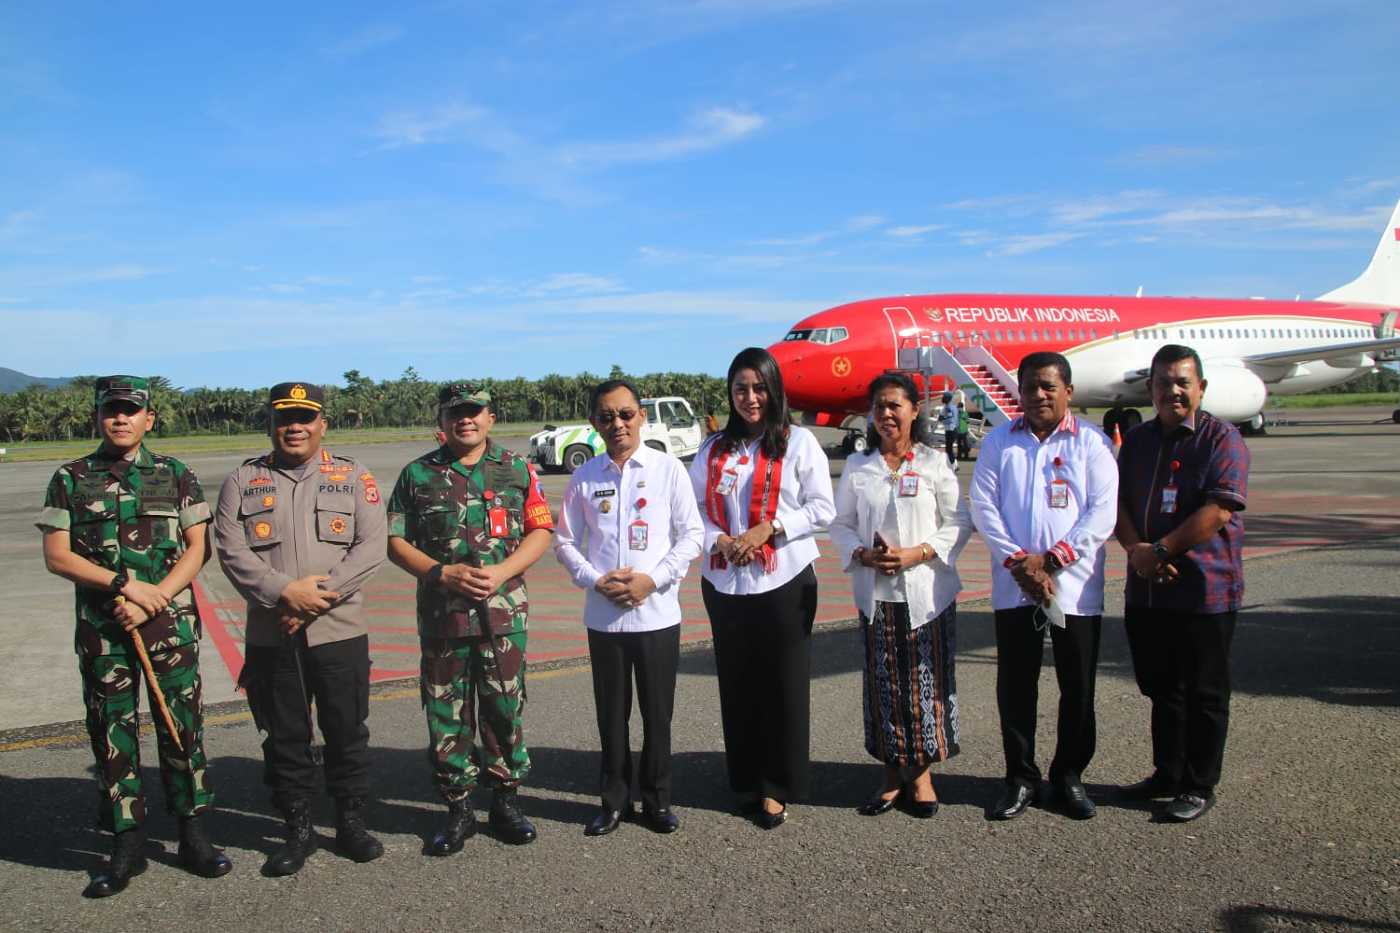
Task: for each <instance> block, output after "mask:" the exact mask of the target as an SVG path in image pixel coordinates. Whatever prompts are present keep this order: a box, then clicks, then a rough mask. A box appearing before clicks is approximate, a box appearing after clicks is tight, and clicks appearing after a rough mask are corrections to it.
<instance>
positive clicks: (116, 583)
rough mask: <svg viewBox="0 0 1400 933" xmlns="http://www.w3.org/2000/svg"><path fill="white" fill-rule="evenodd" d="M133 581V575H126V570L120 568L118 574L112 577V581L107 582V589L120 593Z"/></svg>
mask: <svg viewBox="0 0 1400 933" xmlns="http://www.w3.org/2000/svg"><path fill="white" fill-rule="evenodd" d="M130 582H131V577H129V576H127V575H126V571H125V570H118V571H117V575H116V576H115V577H113V578H112V582H111V583H109V584H107V589H109V590H111V591H112V592H113V593H120V592H121V591H122V590H123V589H125V588H126V585H127V584H128V583H130Z"/></svg>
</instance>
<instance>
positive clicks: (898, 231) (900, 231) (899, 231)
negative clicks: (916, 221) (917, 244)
mask: <svg viewBox="0 0 1400 933" xmlns="http://www.w3.org/2000/svg"><path fill="white" fill-rule="evenodd" d="M947 227H948V225H947V224H920V225H918V226H905V227H890V228H889V229H888V230H886V231H885V236H892V237H920V236H923V235H924V234H925V233H933V232H934V231H935V230H945V229H947Z"/></svg>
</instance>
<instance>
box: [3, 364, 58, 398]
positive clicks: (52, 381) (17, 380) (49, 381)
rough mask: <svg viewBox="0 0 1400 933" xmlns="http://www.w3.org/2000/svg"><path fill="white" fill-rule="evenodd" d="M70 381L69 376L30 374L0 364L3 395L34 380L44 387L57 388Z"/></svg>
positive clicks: (32, 382)
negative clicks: (55, 376)
mask: <svg viewBox="0 0 1400 933" xmlns="http://www.w3.org/2000/svg"><path fill="white" fill-rule="evenodd" d="M72 381H73V380H72V379H71V378H69V377H61V378H53V377H50V376H30V375H27V374H25V373H22V372H20V371H19V370H17V369H6V368H5V367H3V366H0V393H3V394H5V395H8V394H10V393H11V392H18V391H19V390H20V389H27V388H29V387H30V386H31V385H33V384H34V383H36V382H37V383H39V385H41V386H45V387H46V388H50V389H57V388H59V387H61V386H66V385H67V384H68V383H70V382H72Z"/></svg>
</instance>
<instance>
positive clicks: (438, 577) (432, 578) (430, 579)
mask: <svg viewBox="0 0 1400 933" xmlns="http://www.w3.org/2000/svg"><path fill="white" fill-rule="evenodd" d="M423 579H424V580H425V581H426V582H427V584H428V585H429V586H441V585H442V564H433V566H432V569H431V570H429V571H428V572H427V573H425V574H423Z"/></svg>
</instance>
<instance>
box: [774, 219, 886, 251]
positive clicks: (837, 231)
mask: <svg viewBox="0 0 1400 933" xmlns="http://www.w3.org/2000/svg"><path fill="white" fill-rule="evenodd" d="M884 222H885V218H884V217H881V216H880V215H879V214H857V215H856V216H854V217H851V218H848V219H847V220H845V221H843V222H842V223H841V225H840V226H838V227H833V228H832V229H830V230H817V231H814V232H812V233H802V234H797V235H795V236H788V237H766V238H764V239H761V240H750V241H749V245H750V246H780V247H791V246H815V245H816V244H818V243H824V242H826V241H827V240H830V239H832V238H833V237H838V236H841V235H843V234H848V233H864V232H866V231H867V230H873V229H875V228H876V227H878V226H880V225H881V224H883V223H884Z"/></svg>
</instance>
